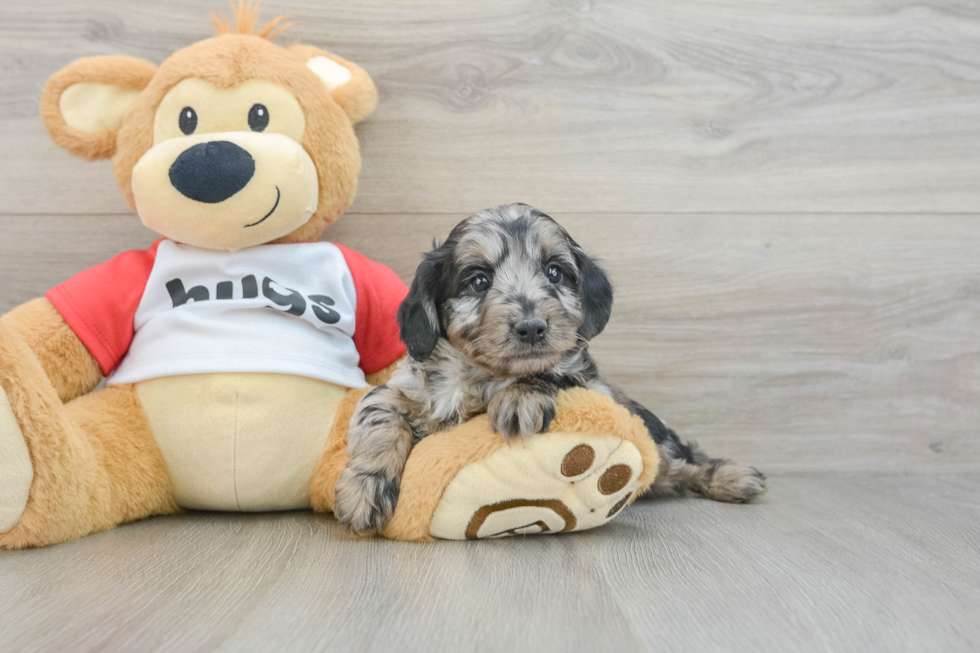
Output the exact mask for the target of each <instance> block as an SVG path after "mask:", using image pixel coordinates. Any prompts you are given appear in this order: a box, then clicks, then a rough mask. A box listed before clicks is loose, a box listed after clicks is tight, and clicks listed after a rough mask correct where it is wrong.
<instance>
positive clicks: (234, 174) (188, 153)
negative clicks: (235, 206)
mask: <svg viewBox="0 0 980 653" xmlns="http://www.w3.org/2000/svg"><path fill="white" fill-rule="evenodd" d="M254 174H255V160H254V159H252V155H251V154H249V153H248V151H247V150H246V149H245V148H243V147H240V146H238V145H235V144H234V143H232V142H230V141H209V142H207V143H198V144H197V145H194V146H192V147H189V148H187V149H186V150H184V152H182V153H181V154H180V156H178V157H177V159H176V160H175V161H174V163H173V165H172V166H170V183H171V184H173V187H174V188H176V189H177V190H178V191H180V193H181V194H182V195H184V196H185V197H187V198H189V199H192V200H194V201H197V202H204V203H206V204H217V203H218V202H223V201H225V200H226V199H228V198H229V197H231V196H232V195H234V194H235V193H237V192H238V191H240V190H241V189H243V188H245V186H246V185H248V182H249V180H251V179H252V175H254Z"/></svg>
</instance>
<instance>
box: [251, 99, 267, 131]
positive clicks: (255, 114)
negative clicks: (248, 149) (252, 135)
mask: <svg viewBox="0 0 980 653" xmlns="http://www.w3.org/2000/svg"><path fill="white" fill-rule="evenodd" d="M268 126H269V110H268V109H266V108H265V105H264V104H253V105H252V108H251V109H249V110H248V128H249V129H251V130H252V131H253V132H260V131H262V130H263V129H265V128H266V127H268Z"/></svg>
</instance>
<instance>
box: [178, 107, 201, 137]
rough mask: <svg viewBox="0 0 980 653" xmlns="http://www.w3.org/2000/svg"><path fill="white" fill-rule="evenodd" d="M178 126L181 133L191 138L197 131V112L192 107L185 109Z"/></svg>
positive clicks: (182, 111)
mask: <svg viewBox="0 0 980 653" xmlns="http://www.w3.org/2000/svg"><path fill="white" fill-rule="evenodd" d="M177 124H178V125H180V131H182V132H184V134H185V135H187V136H190V135H191V134H193V133H194V130H195V129H197V112H196V111H194V109H192V108H190V107H184V108H183V109H181V110H180V119H179V120H178V121H177Z"/></svg>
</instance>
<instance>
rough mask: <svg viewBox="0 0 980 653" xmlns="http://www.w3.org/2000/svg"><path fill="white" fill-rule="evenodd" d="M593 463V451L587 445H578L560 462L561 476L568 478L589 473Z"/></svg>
mask: <svg viewBox="0 0 980 653" xmlns="http://www.w3.org/2000/svg"><path fill="white" fill-rule="evenodd" d="M594 462H595V449H593V448H592V447H590V446H589V445H587V444H579V445H576V446H574V447H573V448H572V450H571V451H569V452H568V453H567V454H565V457H564V458H563V459H562V461H561V474H562V476H567V477H569V478H571V477H573V476H581V475H582V474H584V473H585V472H587V471H589V468H590V467H592V463H594Z"/></svg>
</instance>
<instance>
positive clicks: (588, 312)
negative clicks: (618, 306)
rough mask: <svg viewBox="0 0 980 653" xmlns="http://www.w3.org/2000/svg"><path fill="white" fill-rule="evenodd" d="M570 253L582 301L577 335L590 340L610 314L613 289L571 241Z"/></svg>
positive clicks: (605, 277)
mask: <svg viewBox="0 0 980 653" xmlns="http://www.w3.org/2000/svg"><path fill="white" fill-rule="evenodd" d="M572 251H573V253H574V254H575V262H576V263H577V264H578V276H579V280H578V289H579V297H580V298H581V299H582V314H583V316H584V319H583V321H582V326H581V327H579V330H578V332H579V335H581V336H582V337H583V338H585V339H586V340H592V339H593V338H595V337H596V336H597V335H599V334H600V333H602V330H603V329H605V328H606V323H607V322H609V316H610V314H612V305H613V289H612V284H611V283H609V278H608V277H607V276H606V273H605V272H603V271H602V268H600V267H599V266H598V265H596V262H595V261H593V260H592V259H591V258H589V257H588V256H587V255H586V253H585V252H584V251H582V248H581V247H579V245H578V243H576V242H575V241H574V240H573V241H572Z"/></svg>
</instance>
